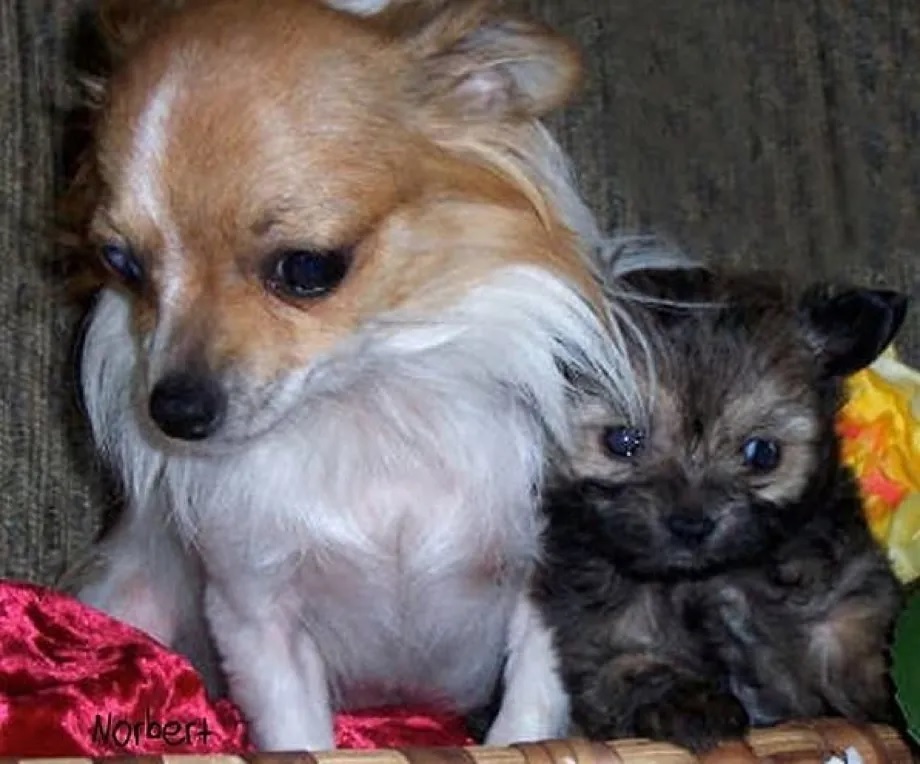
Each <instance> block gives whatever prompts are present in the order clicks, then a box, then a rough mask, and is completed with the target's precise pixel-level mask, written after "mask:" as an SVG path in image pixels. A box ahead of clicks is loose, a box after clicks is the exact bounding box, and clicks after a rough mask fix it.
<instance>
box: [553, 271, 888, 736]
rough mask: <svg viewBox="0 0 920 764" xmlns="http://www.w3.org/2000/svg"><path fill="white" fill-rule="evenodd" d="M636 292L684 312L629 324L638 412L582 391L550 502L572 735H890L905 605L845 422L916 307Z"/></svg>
mask: <svg viewBox="0 0 920 764" xmlns="http://www.w3.org/2000/svg"><path fill="white" fill-rule="evenodd" d="M634 283H635V284H636V285H637V286H639V287H640V288H641V290H642V291H643V292H645V293H646V294H648V295H649V296H650V297H651V298H652V300H657V299H659V298H664V299H665V300H668V301H674V302H673V303H672V304H671V305H669V306H665V305H664V304H661V303H659V304H657V305H656V303H655V302H653V301H651V302H648V303H646V305H644V306H643V307H640V308H637V310H636V327H637V329H639V336H641V338H642V340H643V341H642V343H641V347H637V348H636V351H635V357H636V358H647V359H648V360H650V361H651V362H652V363H651V364H650V366H649V369H654V373H653V374H651V373H645V374H644V378H645V385H646V390H647V400H648V401H649V405H648V407H647V412H646V414H645V415H644V416H643V417H641V418H640V420H638V421H637V420H632V419H630V418H628V416H627V414H626V412H624V411H622V410H621V409H620V408H618V407H617V406H616V405H615V404H612V403H611V402H610V401H608V400H605V398H604V397H603V396H595V395H592V394H590V393H589V392H588V391H586V393H585V395H584V397H583V398H582V399H581V401H580V403H579V415H580V434H579V440H578V443H577V445H576V449H575V451H574V455H573V457H572V458H571V461H570V464H569V465H568V467H567V474H565V475H564V476H563V477H562V478H561V479H560V480H559V481H558V483H557V484H556V486H555V487H554V489H553V490H552V491H550V492H549V493H548V496H547V502H546V509H547V512H548V514H549V517H550V525H549V529H548V531H547V535H546V542H547V551H546V555H547V557H546V559H547V566H546V568H545V570H544V571H543V576H542V579H541V581H540V583H539V586H538V589H539V597H540V598H541V601H542V604H543V607H544V613H545V616H546V619H547V622H548V624H549V626H550V628H551V629H553V630H554V631H555V636H556V643H557V648H558V651H559V654H560V656H561V665H562V674H563V677H564V682H565V684H566V686H567V688H568V690H569V692H570V693H571V698H572V704H573V705H572V714H573V721H574V723H575V724H576V725H577V727H579V728H580V729H581V731H582V732H583V733H584V734H587V735H589V736H591V737H594V738H610V737H616V736H624V735H627V736H628V735H640V736H647V737H652V738H657V739H663V740H667V741H673V742H676V743H678V744H682V745H684V746H687V747H689V748H691V749H695V750H703V749H706V748H709V747H710V746H712V745H713V744H715V743H716V742H717V741H718V740H720V739H722V738H726V737H733V736H739V735H741V734H742V733H744V732H745V731H746V729H747V727H748V725H749V724H755V725H763V724H770V723H775V722H778V721H780V720H783V719H787V718H790V717H801V716H805V717H807V716H816V715H821V714H828V713H830V714H842V715H845V716H848V717H852V718H854V719H874V720H880V719H886V718H887V717H888V715H889V694H888V691H887V688H886V680H885V676H886V675H885V647H886V637H887V635H888V632H889V627H890V625H891V622H892V618H893V616H894V614H895V613H896V610H897V608H898V603H899V591H898V586H897V583H896V581H895V579H894V578H893V576H892V574H891V572H890V571H889V568H888V565H887V562H886V560H885V558H884V556H883V554H882V552H881V551H880V550H879V549H878V548H877V546H876V544H875V543H874V542H873V540H872V539H871V537H870V534H869V532H868V530H867V528H866V525H865V523H864V520H863V516H862V513H861V506H860V500H859V497H858V493H857V487H856V485H855V483H854V480H853V477H852V476H851V474H850V473H849V472H848V470H847V469H845V468H844V467H843V466H841V463H840V459H839V455H838V440H837V437H836V435H835V429H834V427H835V414H836V412H837V410H838V406H839V404H840V403H841V388H842V385H841V383H842V379H843V377H844V376H845V375H847V374H849V373H851V372H854V371H856V370H857V369H859V368H862V367H863V366H865V365H866V364H868V363H869V362H871V361H872V360H873V359H874V358H875V357H876V356H877V354H878V353H880V352H881V351H882V350H883V349H884V347H885V346H886V345H887V344H888V343H889V341H890V340H891V339H892V337H893V336H894V334H895V332H896V331H897V329H898V327H899V325H900V324H901V322H902V320H903V318H904V315H905V300H904V299H903V298H902V297H900V296H898V295H896V294H893V293H889V292H882V291H870V290H862V289H831V288H829V287H816V288H814V289H811V290H809V291H807V292H806V293H805V294H804V295H803V296H797V295H796V294H795V293H794V290H791V289H788V288H786V287H785V286H783V285H782V284H781V283H780V282H779V281H777V280H771V278H770V277H769V276H766V277H765V276H763V275H753V276H731V275H727V274H721V275H719V274H713V273H712V272H710V271H704V270H693V271H684V272H683V273H682V274H678V273H672V274H668V273H667V272H661V273H659V274H658V275H656V276H652V275H651V274H649V275H642V274H636V276H635V279H634ZM646 354H647V355H646ZM640 365H641V364H640Z"/></svg>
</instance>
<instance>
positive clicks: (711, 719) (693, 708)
mask: <svg viewBox="0 0 920 764" xmlns="http://www.w3.org/2000/svg"><path fill="white" fill-rule="evenodd" d="M748 727H749V720H748V715H747V712H746V711H745V710H744V706H743V705H741V701H740V700H738V698H736V697H735V696H734V695H731V694H729V693H726V692H722V691H720V690H717V689H715V688H714V687H712V685H709V684H706V683H703V682H681V683H679V684H675V685H674V687H672V688H671V689H670V690H669V691H668V692H667V693H666V694H665V695H664V696H662V697H661V699H660V700H658V701H657V702H655V703H648V704H645V705H642V706H640V707H639V708H637V709H636V714H635V729H636V733H637V734H638V735H641V736H642V737H647V738H651V739H652V740H662V741H666V742H669V743H675V744H676V745H679V746H682V747H683V748H687V749H689V750H690V751H693V752H695V753H701V752H703V751H707V750H709V749H711V748H715V747H716V746H717V745H718V744H719V743H720V742H721V741H723V740H736V739H738V738H741V737H743V735H744V733H745V732H746V731H747V729H748Z"/></svg>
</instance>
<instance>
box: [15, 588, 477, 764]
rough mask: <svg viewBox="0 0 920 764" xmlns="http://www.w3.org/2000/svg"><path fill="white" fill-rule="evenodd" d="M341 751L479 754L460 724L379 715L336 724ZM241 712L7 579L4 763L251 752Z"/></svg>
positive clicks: (125, 637) (107, 630)
mask: <svg viewBox="0 0 920 764" xmlns="http://www.w3.org/2000/svg"><path fill="white" fill-rule="evenodd" d="M336 740H337V743H338V745H339V747H341V748H399V747H408V746H441V745H470V744H472V742H473V741H472V739H471V738H470V737H469V736H468V735H467V732H466V729H465V728H464V725H463V722H462V720H461V719H459V718H456V717H452V716H449V715H437V714H425V713H422V712H418V711H417V710H413V709H378V710H374V711H367V712H357V713H350V714H341V715H339V717H338V718H337V719H336ZM251 750H252V747H251V745H250V743H249V741H248V738H247V735H246V725H245V721H244V719H243V717H242V714H241V713H240V712H239V710H238V709H237V708H236V707H235V706H234V705H233V704H232V703H230V702H229V701H227V700H218V701H211V700H210V699H209V698H208V697H207V694H206V693H205V690H204V687H203V685H202V683H201V680H200V677H199V676H198V674H197V673H196V672H195V671H194V669H192V667H191V665H190V664H189V663H188V662H187V661H186V660H185V659H184V658H182V657H181V656H179V655H177V654H175V653H172V652H170V651H169V650H167V649H166V648H164V647H163V646H162V645H160V644H159V643H157V642H156V641H154V640H153V639H151V638H149V637H147V636H146V635H145V634H143V633H141V632H139V631H137V630H135V629H133V628H131V627H129V626H126V625H124V624H122V623H119V622H118V621H115V620H114V619H112V618H109V617H108V616H106V615H103V614H102V613H99V612H97V611H95V610H92V609H91V608H88V607H85V606H84V605H82V604H80V603H79V602H77V601H76V600H74V599H71V598H70V597H66V596H64V595H61V594H59V593H56V592H53V591H51V590H48V589H43V588H40V587H37V586H33V585H30V584H23V583H16V582H0V756H20V757H24V756H30V757H37V756H81V755H82V756H86V755H91V756H105V755H118V754H121V755H142V754H168V753H173V754H181V753H193V754H209V753H245V752H248V751H251Z"/></svg>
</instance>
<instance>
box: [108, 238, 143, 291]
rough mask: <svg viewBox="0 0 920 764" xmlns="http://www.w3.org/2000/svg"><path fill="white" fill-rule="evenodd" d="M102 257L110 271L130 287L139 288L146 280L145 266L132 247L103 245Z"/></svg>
mask: <svg viewBox="0 0 920 764" xmlns="http://www.w3.org/2000/svg"><path fill="white" fill-rule="evenodd" d="M101 255H102V260H103V262H104V263H105V264H106V266H107V267H108V268H109V270H110V271H112V272H113V273H115V275H117V276H118V277H119V278H121V280H122V281H124V282H125V283H126V284H128V285H129V286H137V285H138V284H140V283H141V282H142V281H143V280H144V266H143V265H141V261H140V260H138V259H137V257H136V256H135V255H134V253H133V252H132V251H131V248H130V247H128V246H125V245H124V244H103V245H102V249H101Z"/></svg>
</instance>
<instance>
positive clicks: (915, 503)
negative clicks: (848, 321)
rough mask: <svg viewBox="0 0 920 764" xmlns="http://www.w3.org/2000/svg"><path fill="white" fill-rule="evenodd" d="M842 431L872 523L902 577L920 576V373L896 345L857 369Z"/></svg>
mask: <svg viewBox="0 0 920 764" xmlns="http://www.w3.org/2000/svg"><path fill="white" fill-rule="evenodd" d="M838 432H839V433H840V435H841V437H842V448H841V451H842V456H843V460H844V462H845V463H846V464H848V465H849V466H850V467H851V468H852V469H853V471H854V472H855V474H856V476H857V479H858V481H859V485H860V489H861V493H862V496H863V499H864V506H865V513H866V520H867V522H868V524H869V528H870V529H871V531H872V533H873V535H874V536H875V538H876V539H878V540H879V542H881V543H882V544H883V545H884V546H885V547H886V548H887V550H888V553H889V556H890V558H891V560H892V564H893V566H894V569H895V572H896V573H897V575H898V577H899V578H901V580H903V581H910V580H913V579H914V578H917V577H920V373H918V372H917V371H916V370H914V369H911V368H910V367H908V366H905V365H904V364H903V363H901V362H900V361H899V360H898V359H897V356H896V355H895V353H894V351H893V350H891V351H889V352H887V353H885V355H883V356H882V357H881V358H879V359H878V360H877V361H876V362H875V363H874V364H873V365H872V366H871V367H870V368H868V369H864V370H862V371H860V372H858V373H857V374H854V375H853V376H852V377H851V378H850V379H849V380H848V402H847V404H846V406H845V407H844V408H843V410H842V411H841V412H840V416H839V419H838Z"/></svg>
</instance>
